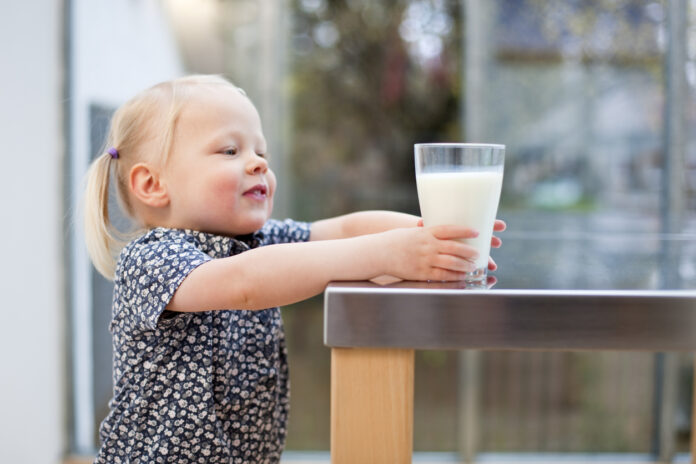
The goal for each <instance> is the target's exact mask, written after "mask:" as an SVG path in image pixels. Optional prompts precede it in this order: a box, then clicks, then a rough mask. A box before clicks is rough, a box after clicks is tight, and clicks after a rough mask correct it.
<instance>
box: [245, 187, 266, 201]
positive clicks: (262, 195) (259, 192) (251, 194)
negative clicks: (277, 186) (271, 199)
mask: <svg viewBox="0 0 696 464" xmlns="http://www.w3.org/2000/svg"><path fill="white" fill-rule="evenodd" d="M267 194H268V187H266V186H265V185H263V184H258V185H254V186H253V187H252V188H250V189H249V190H247V191H246V192H244V193H243V195H244V196H245V197H248V198H251V199H253V200H265V199H266V195H267Z"/></svg>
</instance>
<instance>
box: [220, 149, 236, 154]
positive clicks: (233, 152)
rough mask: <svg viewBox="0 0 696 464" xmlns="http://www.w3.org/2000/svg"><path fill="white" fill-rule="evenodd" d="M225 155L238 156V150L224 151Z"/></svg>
mask: <svg viewBox="0 0 696 464" xmlns="http://www.w3.org/2000/svg"><path fill="white" fill-rule="evenodd" d="M222 153H223V154H224V155H236V154H237V149H236V148H226V149H225V150H223V151H222Z"/></svg>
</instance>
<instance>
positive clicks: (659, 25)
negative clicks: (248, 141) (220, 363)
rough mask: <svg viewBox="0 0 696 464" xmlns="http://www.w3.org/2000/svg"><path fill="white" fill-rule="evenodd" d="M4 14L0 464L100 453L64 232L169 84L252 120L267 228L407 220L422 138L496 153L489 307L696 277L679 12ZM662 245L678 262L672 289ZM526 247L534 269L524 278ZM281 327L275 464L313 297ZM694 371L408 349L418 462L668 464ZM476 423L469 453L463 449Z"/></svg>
mask: <svg viewBox="0 0 696 464" xmlns="http://www.w3.org/2000/svg"><path fill="white" fill-rule="evenodd" d="M0 8H1V10H0V11H1V12H2V14H0V25H2V27H0V38H1V39H2V40H0V52H1V53H0V56H2V58H3V71H4V72H2V73H0V96H1V98H2V100H1V101H2V102H3V105H2V108H1V109H0V118H1V119H0V131H1V134H2V141H3V145H4V148H5V154H4V167H5V170H4V175H3V178H2V182H0V189H2V190H1V192H2V195H0V197H1V198H2V201H3V210H4V212H5V216H6V219H4V221H5V227H3V231H2V235H1V236H0V237H1V238H2V240H0V242H1V243H2V246H3V248H2V250H3V253H4V256H5V260H4V264H5V265H4V269H3V271H2V274H1V276H2V279H0V280H1V281H2V286H3V287H2V293H3V295H4V296H5V305H4V308H5V311H4V315H3V320H4V324H0V327H1V328H0V331H1V332H0V352H1V353H2V359H3V364H2V365H3V369H2V375H1V377H0V379H1V380H0V410H1V411H2V416H3V418H2V419H0V444H1V445H2V446H0V461H2V462H12V463H21V462H26V463H58V462H63V461H64V460H65V459H67V456H87V457H89V456H90V455H92V454H93V453H94V451H95V449H96V447H97V446H98V435H97V430H98V426H99V423H100V421H101V420H102V419H103V418H104V416H105V415H106V412H107V402H108V400H109V399H110V397H111V351H110V350H111V340H110V334H109V332H108V323H109V317H110V300H111V288H112V287H111V284H110V283H109V282H107V281H105V280H103V279H102V278H101V277H100V276H99V275H98V274H97V273H96V271H95V270H94V269H93V268H92V267H91V265H90V264H89V261H88V258H87V253H86V250H85V249H84V245H83V238H82V232H81V227H80V225H79V221H76V217H78V216H77V214H78V212H79V200H80V194H81V189H82V177H83V175H84V173H85V171H86V168H87V166H88V164H89V162H90V160H91V158H92V157H93V156H95V154H97V152H98V150H99V148H100V147H101V145H102V143H103V138H104V135H105V133H106V131H107V129H108V124H109V118H110V115H111V114H112V112H113V111H114V110H115V109H116V108H117V107H118V106H119V105H120V104H121V103H123V102H124V101H125V100H126V99H127V98H128V97H130V96H131V95H133V94H134V93H135V92H137V91H139V90H141V89H142V88H144V87H146V86H149V85H152V84H154V83H157V82H159V81H162V80H166V79H170V78H173V77H176V76H180V75H183V74H187V73H218V74H223V75H225V76H226V77H228V78H229V79H231V80H232V81H233V82H235V83H236V84H237V85H239V86H241V87H243V88H244V89H245V90H246V91H247V93H248V94H249V96H250V97H251V99H252V100H253V101H254V102H255V104H256V105H257V107H258V109H259V112H260V114H261V117H262V120H263V124H264V129H265V135H266V138H267V140H268V142H269V151H270V153H271V163H272V166H273V168H274V170H275V171H276V173H277V174H278V177H279V188H278V193H277V196H276V210H275V214H274V216H275V217H278V218H283V217H293V218H296V219H299V220H307V221H312V220H316V219H320V218H323V217H328V216H333V215H339V214H344V213H348V212H351V211H355V210H360V209H391V210H398V211H404V212H409V213H413V214H418V202H417V196H416V189H415V182H414V170H413V155H412V145H413V144H414V143H418V142H434V141H439V142H448V141H449V142H454V141H465V142H489V143H504V144H505V145H506V146H507V156H506V166H505V179H504V186H503V195H502V200H501V208H500V212H499V217H501V218H503V219H505V220H506V221H507V222H508V225H509V230H508V232H505V234H504V238H505V240H506V242H505V245H504V247H503V248H502V249H501V250H496V251H494V255H493V256H494V258H495V259H496V260H497V261H498V263H499V264H500V270H499V271H498V272H497V273H496V275H497V276H498V279H499V280H500V282H501V284H504V286H505V287H506V288H525V287H529V286H530V285H537V283H536V282H535V281H534V280H533V278H531V277H530V276H534V275H535V274H536V273H538V272H539V270H541V269H547V270H548V269H555V270H557V272H554V274H553V278H552V279H549V281H548V282H545V284H544V285H546V286H547V288H573V287H576V286H577V285H578V282H579V281H580V282H581V283H580V285H581V286H584V287H586V288H613V287H615V286H617V285H618V286H620V287H621V288H676V289H682V288H694V284H696V261H695V260H694V258H696V246H695V245H693V244H694V243H696V239H695V238H696V230H695V229H696V224H695V223H694V206H696V106H695V105H694V97H695V96H696V94H695V91H696V1H693V0H672V1H668V0H663V1H646V0H642V1H641V0H566V1H563V2H558V1H550V0H383V1H378V2H377V1H371V0H341V1H338V0H138V1H135V0H103V1H100V2H93V1H88V0H62V1H57V0H37V1H35V2H4V3H3V4H2V6H1V7H0ZM114 219H115V220H116V221H119V220H120V218H118V217H115V218H114ZM665 237H667V238H670V239H673V240H675V241H676V242H678V243H679V247H678V249H677V250H676V252H675V253H676V256H677V261H678V266H677V267H676V268H671V269H668V270H666V269H664V267H662V268H661V267H660V266H661V261H660V259H661V258H660V257H661V256H662V254H663V252H664V250H663V249H662V248H661V245H660V243H661V242H660V241H659V239H660V238H665ZM530 244H537V245H540V244H541V245H543V247H542V248H543V249H544V252H543V253H538V254H535V255H534V257H533V258H532V259H530V258H529V257H528V255H529V253H528V249H529V247H530ZM537 249H539V248H537ZM673 251H674V250H673ZM525 252H527V254H525ZM666 275H667V276H668V278H666V277H665V276H666ZM588 276H589V277H588ZM283 316H284V319H285V323H286V330H287V334H288V344H289V351H290V369H291V382H292V405H291V408H292V412H291V418H290V426H289V435H288V442H287V449H288V453H286V459H287V460H288V461H289V462H291V461H292V460H293V459H295V460H298V459H305V460H306V459H317V460H322V459H324V460H325V459H327V456H328V454H327V450H328V449H329V405H330V404H329V378H330V365H329V350H328V349H326V348H325V347H324V346H323V344H322V299H321V297H317V298H315V299H312V300H308V301H306V302H304V303H301V304H297V305H294V306H291V307H287V308H285V309H284V311H283ZM692 366H693V356H692V355H690V354H670V355H665V354H653V353H614V352H611V353H609V352H607V353H605V352H597V353H549V352H525V353H518V352H499V353H476V354H472V353H458V352H434V351H433V352H429V351H422V352H417V355H416V386H415V395H416V399H415V424H414V425H415V437H414V439H415V441H414V445H415V450H416V459H430V460H436V461H439V462H463V461H465V460H467V459H468V460H472V459H473V460H476V461H486V460H488V461H490V460H492V459H505V460H508V459H510V460H520V459H526V460H527V462H529V461H530V460H531V461H533V462H536V461H539V460H541V459H542V457H544V456H546V457H547V458H548V457H549V456H553V457H555V458H554V459H557V460H562V459H564V456H565V457H567V456H585V457H587V459H589V457H588V456H594V457H595V458H601V459H604V460H605V461H606V460H610V461H611V460H623V461H624V462H625V461H626V459H633V460H634V461H638V462H640V461H643V462H645V461H651V462H654V461H660V462H669V461H673V460H676V461H679V460H684V459H686V457H685V455H684V453H688V450H689V434H690V432H691V428H692V424H691V408H692V403H691V401H692V399H691V391H692V382H693V369H692ZM465 392H474V395H475V404H476V405H477V407H476V408H475V409H474V410H471V409H467V408H465V407H464V404H465V403H466V402H465V401H464V395H465ZM469 394H471V393H469ZM474 423H475V424H477V429H476V434H475V435H476V439H475V440H473V441H472V440H468V439H464V436H465V434H467V433H471V431H470V430H467V427H465V424H474ZM463 443H467V444H466V445H463Z"/></svg>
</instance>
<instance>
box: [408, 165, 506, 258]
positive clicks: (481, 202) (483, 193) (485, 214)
mask: <svg viewBox="0 0 696 464" xmlns="http://www.w3.org/2000/svg"><path fill="white" fill-rule="evenodd" d="M416 184H417V188H418V199H419V203H420V207H421V215H422V216H423V223H424V225H425V226H426V227H429V226H435V225H442V224H458V225H463V226H466V227H470V228H472V229H474V230H476V231H478V233H479V236H478V237H476V238H473V239H466V240H464V242H466V243H468V244H470V245H472V246H473V247H475V248H476V250H477V251H478V252H479V258H478V259H477V260H476V268H477V269H485V268H487V266H488V255H489V254H490V249H491V236H492V235H493V223H494V222H495V216H496V213H497V211H498V201H499V200H500V190H501V188H502V185H503V170H502V166H501V167H499V168H485V169H482V170H476V171H463V172H462V171H458V172H437V173H426V174H422V173H421V174H419V175H418V176H416Z"/></svg>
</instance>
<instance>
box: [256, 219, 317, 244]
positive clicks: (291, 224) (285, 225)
mask: <svg viewBox="0 0 696 464" xmlns="http://www.w3.org/2000/svg"><path fill="white" fill-rule="evenodd" d="M310 231H311V224H310V223H309V222H300V221H294V220H292V219H285V220H284V221H278V220H276V219H270V220H268V221H267V222H266V224H265V225H264V226H263V228H262V229H261V232H263V235H264V242H265V244H266V245H271V244H274V243H293V242H307V241H309V234H310Z"/></svg>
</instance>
